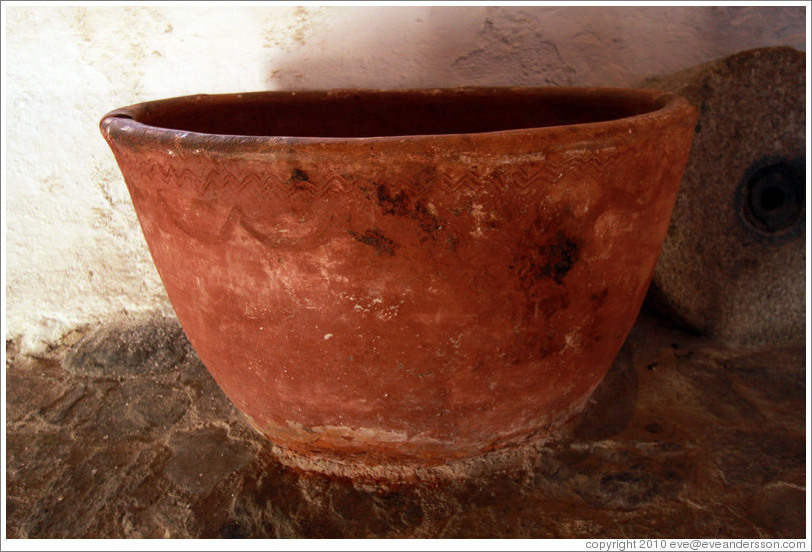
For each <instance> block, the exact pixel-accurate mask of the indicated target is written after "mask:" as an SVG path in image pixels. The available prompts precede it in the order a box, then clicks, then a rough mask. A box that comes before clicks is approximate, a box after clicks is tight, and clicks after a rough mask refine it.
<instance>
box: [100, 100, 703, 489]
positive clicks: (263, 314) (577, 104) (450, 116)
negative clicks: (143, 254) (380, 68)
mask: <svg viewBox="0 0 812 552" xmlns="http://www.w3.org/2000/svg"><path fill="white" fill-rule="evenodd" d="M695 121H696V112H695V109H694V108H693V107H692V106H691V105H690V104H689V103H688V102H687V101H686V100H684V99H683V98H682V97H680V96H677V95H673V94H667V93H661V92H656V91H645V90H614V89H562V88H556V89H516V88H513V89H454V90H406V91H329V92H267V93H253V94H232V95H220V96H190V97H185V98H175V99H170V100H163V101H156V102H148V103H143V104H139V105H135V106H131V107H126V108H123V109H118V110H115V111H113V112H111V113H109V114H108V115H106V116H105V117H104V119H103V120H102V121H101V130H102V134H103V135H104V137H105V138H106V139H107V141H108V142H109V144H110V147H111V148H112V150H113V152H114V154H115V156H116V159H117V161H118V163H119V166H120V167H121V170H122V172H123V174H124V177H125V180H126V182H127V186H128V188H129V191H130V194H131V196H132V200H133V205H134V206H135V209H136V212H137V213H138V217H139V220H140V222H141V226H142V228H143V231H144V235H145V236H146V239H147V243H148V244H149V248H150V251H151V253H152V257H153V259H154V261H155V265H156V267H157V269H158V272H159V273H160V275H161V278H162V279H163V282H164V285H165V286H166V290H167V292H168V294H169V298H170V300H171V301H172V304H173V306H174V308H175V311H176V313H177V315H178V318H179V319H180V321H181V324H182V325H183V328H184V330H185V332H186V334H187V335H188V337H189V339H190V341H191V342H192V345H193V346H194V348H195V350H196V351H197V353H198V354H199V356H200V358H201V359H202V361H203V362H204V364H205V365H206V366H207V368H208V369H209V371H210V372H211V374H212V375H213V376H214V378H215V379H216V381H217V382H218V384H219V385H220V386H221V387H222V389H223V391H224V392H225V393H226V395H227V396H228V397H229V398H230V399H231V400H232V401H233V402H234V404H235V405H236V406H237V407H238V408H239V409H241V410H242V411H243V412H244V413H245V414H246V415H247V416H248V418H249V419H250V420H251V421H252V423H253V424H254V426H255V427H256V428H257V429H258V430H259V431H261V432H262V433H264V434H265V435H267V436H268V437H269V438H270V439H271V440H272V441H274V442H275V443H277V444H279V445H281V446H282V447H284V448H285V449H287V450H288V451H289V452H290V453H291V454H292V455H293V456H299V457H305V458H312V459H316V460H318V459H320V458H323V459H325V462H326V463H335V462H339V463H342V465H345V466H350V467H351V468H352V467H353V466H356V467H357V468H358V470H359V472H360V471H362V470H363V469H365V466H366V467H369V466H374V465H376V464H379V463H383V464H395V465H400V466H403V465H412V466H427V465H433V464H439V463H444V462H446V461H449V460H452V459H465V458H471V457H475V456H478V455H481V454H483V453H485V452H487V451H495V450H498V449H504V448H508V447H514V446H517V445H519V444H520V443H523V442H527V441H538V440H542V439H548V438H551V437H554V436H555V435H556V432H557V431H558V430H559V428H560V427H561V425H562V424H563V423H564V422H566V421H567V420H568V419H569V418H571V417H572V416H573V415H574V414H575V413H577V412H578V411H579V410H580V409H581V408H582V407H583V406H584V404H585V402H586V401H587V400H588V398H589V397H590V395H591V394H592V392H593V390H594V389H595V387H596V386H597V385H598V383H599V382H600V381H601V379H602V378H603V376H604V374H605V373H606V370H607V369H608V367H609V366H610V364H611V362H612V360H613V359H614V357H615V355H616V354H617V352H618V350H619V349H620V346H621V345H622V343H623V341H624V339H625V338H626V335H627V333H628V332H629V330H630V328H631V326H632V324H633V322H634V320H635V318H636V316H637V312H638V310H639V308H640V304H641V302H642V300H643V296H644V294H645V292H646V289H647V287H648V284H649V281H650V278H651V275H652V270H653V268H654V264H655V261H656V258H657V254H658V252H659V249H660V246H661V243H662V241H663V238H664V236H665V232H666V228H667V227H668V223H669V217H670V214H671V209H672V206H673V203H674V199H675V197H676V193H677V188H678V185H679V182H680V178H681V174H682V170H683V167H684V165H685V162H686V158H687V155H688V151H689V147H690V142H691V137H692V134H693V125H694V123H695ZM325 465H326V464H325ZM315 469H318V467H316V468H315ZM348 473H349V474H350V475H352V469H350V471H349V472H348ZM383 476H384V477H385V474H384V475H383Z"/></svg>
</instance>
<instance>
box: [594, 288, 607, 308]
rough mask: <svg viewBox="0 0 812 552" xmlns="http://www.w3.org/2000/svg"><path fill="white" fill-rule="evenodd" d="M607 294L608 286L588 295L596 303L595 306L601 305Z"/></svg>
mask: <svg viewBox="0 0 812 552" xmlns="http://www.w3.org/2000/svg"><path fill="white" fill-rule="evenodd" d="M608 295H609V288H604V289H603V290H602V291H601V292H600V293H593V294H592V295H590V296H589V300H590V301H592V302H594V303H597V304H596V305H595V307H596V308H598V307H601V306H603V304H604V303H605V302H606V297H607V296H608Z"/></svg>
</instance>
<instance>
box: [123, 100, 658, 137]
mask: <svg viewBox="0 0 812 552" xmlns="http://www.w3.org/2000/svg"><path fill="white" fill-rule="evenodd" d="M658 100H661V97H660V96H656V95H654V94H651V93H650V92H645V91H617V90H609V91H606V92H603V93H601V92H596V91H595V90H592V91H589V90H566V89H538V90H537V91H535V92H533V91H530V92H527V91H524V92H516V93H513V92H511V91H509V90H508V91H493V90H491V91H488V90H485V91H474V92H471V91H441V92H431V91H391V92H383V91H382V92H374V91H366V92H365V91H358V92H341V93H328V92H299V93H274V92H271V93H258V94H233V95H222V96H216V95H215V96H199V97H197V98H195V97H188V98H178V99H175V100H171V101H166V102H151V103H150V104H146V105H148V106H149V107H148V108H147V109H144V110H143V111H142V112H141V113H139V114H138V115H137V116H136V117H135V119H136V120H138V121H139V122H141V123H144V124H146V125H150V126H154V127H160V128H167V129H175V130H179V131H188V132H200V133H207V134H219V135H241V136H297V137H325V138H339V137H345V138H353V137H376V136H408V135H438V134H468V133H481V132H493V131H503V130H515V129H524V128H538V127H549V126H562V125H573V124H581V123H595V122H603V121H611V120H614V119H621V118H625V117H631V116H635V115H641V114H644V113H648V112H651V111H656V110H657V109H659V108H660V107H662V104H661V101H658Z"/></svg>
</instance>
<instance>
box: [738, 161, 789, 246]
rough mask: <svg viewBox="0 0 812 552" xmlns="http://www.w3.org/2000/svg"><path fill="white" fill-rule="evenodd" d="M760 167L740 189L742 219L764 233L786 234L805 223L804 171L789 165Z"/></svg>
mask: <svg viewBox="0 0 812 552" xmlns="http://www.w3.org/2000/svg"><path fill="white" fill-rule="evenodd" d="M760 165H761V167H760V168H756V169H755V170H754V169H751V170H750V171H748V174H747V175H745V181H744V183H743V185H742V187H741V188H740V194H741V195H742V197H741V198H740V200H739V202H740V205H741V211H740V212H741V215H742V218H743V219H744V221H745V222H746V223H747V224H748V226H750V227H751V228H753V229H755V230H757V231H759V232H761V233H767V234H776V233H779V232H785V231H786V230H788V229H790V228H792V227H793V226H795V225H796V223H798V222H799V221H800V220H802V219H803V217H802V214H803V210H804V175H803V170H802V169H800V168H799V167H800V165H799V164H798V163H796V162H788V161H777V162H772V163H769V164H766V163H761V164H760Z"/></svg>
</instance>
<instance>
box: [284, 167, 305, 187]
mask: <svg viewBox="0 0 812 552" xmlns="http://www.w3.org/2000/svg"><path fill="white" fill-rule="evenodd" d="M301 182H310V179H309V178H308V176H307V173H306V172H304V171H303V170H302V169H293V170H291V171H290V176H289V177H288V184H293V188H294V189H296V190H307V189H308V187H307V186H305V185H303V184H300V183H301Z"/></svg>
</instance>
